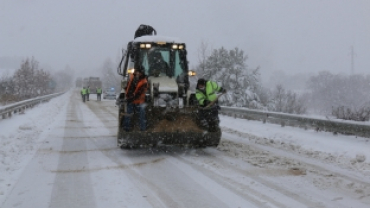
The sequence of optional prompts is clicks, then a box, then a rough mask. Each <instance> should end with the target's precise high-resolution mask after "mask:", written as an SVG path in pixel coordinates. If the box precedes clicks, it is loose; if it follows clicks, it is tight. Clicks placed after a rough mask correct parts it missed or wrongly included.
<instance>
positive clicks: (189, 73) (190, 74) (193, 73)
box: [188, 70, 197, 77]
mask: <svg viewBox="0 0 370 208" xmlns="http://www.w3.org/2000/svg"><path fill="white" fill-rule="evenodd" d="M188 75H189V76H190V77H192V76H195V75H197V73H196V72H195V71H192V70H190V71H189V72H188Z"/></svg>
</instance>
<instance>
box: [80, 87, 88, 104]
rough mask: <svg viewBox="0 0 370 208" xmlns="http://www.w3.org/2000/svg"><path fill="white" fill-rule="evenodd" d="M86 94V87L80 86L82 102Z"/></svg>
mask: <svg viewBox="0 0 370 208" xmlns="http://www.w3.org/2000/svg"><path fill="white" fill-rule="evenodd" d="M86 94H87V90H86V88H85V87H82V89H81V96H82V102H85V99H86Z"/></svg>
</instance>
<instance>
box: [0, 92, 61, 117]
mask: <svg viewBox="0 0 370 208" xmlns="http://www.w3.org/2000/svg"><path fill="white" fill-rule="evenodd" d="M63 93H64V92H60V93H54V94H50V95H44V96H40V97H37V98H33V99H29V100H23V101H20V102H16V103H12V104H10V105H5V106H0V115H1V117H2V118H3V119H5V118H8V117H11V116H12V114H13V113H17V112H19V113H21V112H24V111H25V110H26V109H27V108H30V107H33V106H35V105H37V104H39V103H42V102H44V101H47V100H50V99H51V98H54V97H57V96H59V95H61V94H63Z"/></svg>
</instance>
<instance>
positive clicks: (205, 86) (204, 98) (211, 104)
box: [195, 79, 226, 128]
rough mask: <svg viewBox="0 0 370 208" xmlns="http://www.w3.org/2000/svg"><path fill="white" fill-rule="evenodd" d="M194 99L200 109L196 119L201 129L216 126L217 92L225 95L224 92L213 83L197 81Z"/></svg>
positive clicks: (203, 80)
mask: <svg viewBox="0 0 370 208" xmlns="http://www.w3.org/2000/svg"><path fill="white" fill-rule="evenodd" d="M195 91H196V92H195V97H196V98H197V100H198V102H199V106H200V107H201V108H200V109H199V111H198V119H199V121H200V125H201V126H202V127H206V128H208V127H212V128H214V127H215V126H218V123H219V117H218V110H219V106H218V97H219V96H217V94H216V93H217V92H221V93H222V94H225V93H226V90H225V89H224V88H222V87H220V86H218V84H217V83H216V82H214V81H208V80H205V79H199V80H198V83H197V87H196V90H195Z"/></svg>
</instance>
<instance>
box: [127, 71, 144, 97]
mask: <svg viewBox="0 0 370 208" xmlns="http://www.w3.org/2000/svg"><path fill="white" fill-rule="evenodd" d="M133 80H134V75H132V74H130V80H129V82H128V84H127V88H126V92H129V90H130V87H131V84H132V81H133ZM142 87H144V88H145V89H144V90H143V91H142V92H141V95H140V97H138V98H136V99H135V100H134V101H132V103H134V104H141V103H144V102H145V93H146V91H147V90H148V82H147V80H146V78H143V79H141V80H139V82H138V83H137V85H136V88H135V90H134V95H135V94H136V93H138V91H139V89H140V88H142Z"/></svg>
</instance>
